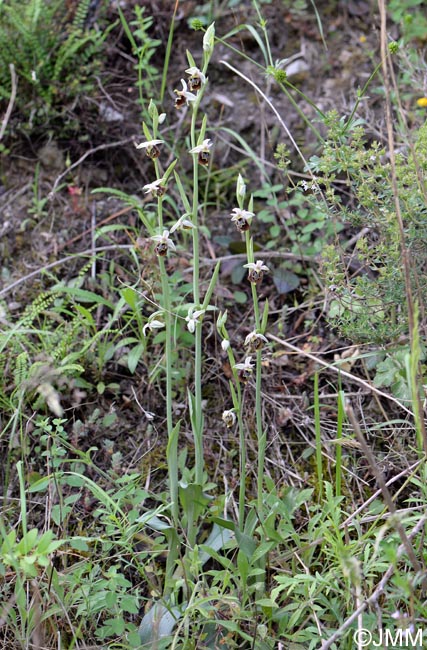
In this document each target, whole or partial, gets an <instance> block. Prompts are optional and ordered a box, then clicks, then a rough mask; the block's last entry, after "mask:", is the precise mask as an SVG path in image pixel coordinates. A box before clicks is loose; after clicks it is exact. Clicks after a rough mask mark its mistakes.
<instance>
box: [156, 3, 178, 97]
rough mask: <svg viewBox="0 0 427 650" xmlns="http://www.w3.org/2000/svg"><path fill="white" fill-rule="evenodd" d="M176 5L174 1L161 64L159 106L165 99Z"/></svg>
mask: <svg viewBox="0 0 427 650" xmlns="http://www.w3.org/2000/svg"><path fill="white" fill-rule="evenodd" d="M178 4H179V0H175V6H174V8H173V14H172V19H171V23H170V27H169V36H168V42H167V45H166V54H165V61H164V64H163V72H162V86H161V88H160V104H162V103H163V99H164V97H165V90H166V83H167V76H168V69H169V61H170V55H171V50H172V42H173V34H174V31H175V19H176V14H177V11H178Z"/></svg>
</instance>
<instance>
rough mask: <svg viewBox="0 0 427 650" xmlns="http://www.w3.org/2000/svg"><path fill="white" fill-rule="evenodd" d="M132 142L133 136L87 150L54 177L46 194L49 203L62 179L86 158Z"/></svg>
mask: <svg viewBox="0 0 427 650" xmlns="http://www.w3.org/2000/svg"><path fill="white" fill-rule="evenodd" d="M133 141H134V136H131V137H130V138H126V139H125V140H118V142H108V143H106V144H100V145H99V146H98V147H94V148H93V149H89V151H86V153H84V154H83V156H80V158H79V159H78V160H76V162H74V163H73V164H72V165H70V166H69V167H67V169H66V170H65V171H64V172H62V174H59V176H57V177H56V179H55V182H54V184H53V185H52V189H51V191H50V192H49V194H48V199H49V201H51V200H52V199H53V197H54V196H55V192H56V190H57V187H58V185H59V183H60V182H61V181H62V179H63V178H65V176H66V175H67V174H68V173H69V172H70V171H71V170H72V169H74V168H75V167H78V166H79V165H81V164H82V162H83V161H84V160H86V158H88V156H91V155H92V154H94V153H96V152H97V151H102V150H104V149H111V148H112V147H122V146H123V145H125V144H129V143H130V142H133Z"/></svg>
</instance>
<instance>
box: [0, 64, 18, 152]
mask: <svg viewBox="0 0 427 650" xmlns="http://www.w3.org/2000/svg"><path fill="white" fill-rule="evenodd" d="M9 70H10V78H11V83H12V89H11V91H10V99H9V103H8V105H7V109H6V113H5V116H4V118H3V122H2V125H1V129H0V140H1V139H2V138H3V136H4V133H5V131H6V127H7V123H8V122H9V119H10V116H11V114H12V109H13V105H14V103H15V99H16V89H17V87H18V84H17V82H16V73H15V66H14V65H13V63H9Z"/></svg>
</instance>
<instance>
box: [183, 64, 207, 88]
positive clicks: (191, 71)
mask: <svg viewBox="0 0 427 650" xmlns="http://www.w3.org/2000/svg"><path fill="white" fill-rule="evenodd" d="M185 72H186V73H187V74H188V75H190V78H189V80H188V86H189V88H190V90H191V91H193V90H195V91H198V90H200V88H201V87H202V85H203V84H205V83H206V76H205V75H204V74H203V72H202V71H201V70H199V68H196V66H192V67H191V68H188V69H187V70H186V71H185Z"/></svg>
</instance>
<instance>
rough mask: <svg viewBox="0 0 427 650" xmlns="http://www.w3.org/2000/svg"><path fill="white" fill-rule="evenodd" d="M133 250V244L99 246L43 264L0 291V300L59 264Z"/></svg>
mask: <svg viewBox="0 0 427 650" xmlns="http://www.w3.org/2000/svg"><path fill="white" fill-rule="evenodd" d="M133 248H134V246H133V244H120V245H113V246H99V247H98V248H94V249H93V250H92V249H89V250H86V251H81V252H80V253H74V254H73V255H68V256H67V257H63V258H62V259H61V260H55V262H50V264H45V265H44V266H41V267H40V268H38V269H36V270H35V271H32V272H31V273H29V274H28V275H25V276H24V277H23V278H19V279H18V280H15V282H12V283H11V284H9V285H8V286H7V287H5V288H4V289H2V290H1V291H0V298H1V297H2V296H4V295H6V294H7V293H8V292H9V291H12V289H15V287H19V285H20V284H22V283H23V282H26V281H27V280H31V278H34V277H36V275H39V274H40V273H43V271H47V270H49V269H53V268H55V266H60V265H61V264H66V263H67V262H69V261H71V260H74V259H76V257H93V256H94V255H95V254H96V255H97V254H98V253H102V252H104V251H117V250H127V251H128V250H131V249H133Z"/></svg>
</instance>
